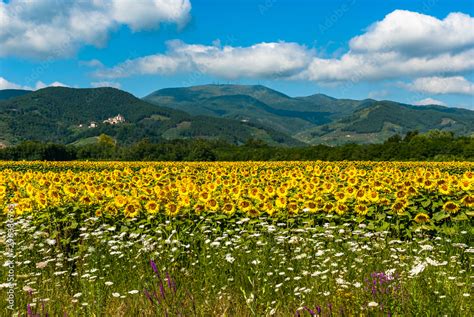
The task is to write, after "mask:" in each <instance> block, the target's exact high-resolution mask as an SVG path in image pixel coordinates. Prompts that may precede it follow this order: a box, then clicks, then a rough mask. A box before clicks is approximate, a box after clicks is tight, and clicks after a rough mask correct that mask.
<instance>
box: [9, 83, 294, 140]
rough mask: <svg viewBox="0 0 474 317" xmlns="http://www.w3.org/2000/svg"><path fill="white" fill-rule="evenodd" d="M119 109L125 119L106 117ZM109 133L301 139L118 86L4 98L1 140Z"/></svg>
mask: <svg viewBox="0 0 474 317" xmlns="http://www.w3.org/2000/svg"><path fill="white" fill-rule="evenodd" d="M118 114H120V115H122V116H123V117H124V119H125V121H124V122H120V123H118V124H115V125H112V124H108V123H104V122H103V121H104V120H107V119H110V118H114V117H116V116H117V115H118ZM101 133H105V134H107V135H110V136H112V137H114V138H115V139H117V141H119V142H122V143H131V142H134V141H138V140H140V139H143V138H149V139H151V140H160V139H163V138H165V139H176V138H197V137H199V138H213V139H224V140H227V141H229V142H233V143H243V142H245V141H246V140H248V139H249V138H257V139H262V140H264V141H266V142H268V143H270V144H281V145H293V144H298V141H296V140H294V139H292V138H290V137H288V136H287V135H285V134H284V133H282V132H280V131H275V130H273V129H271V128H268V127H265V126H262V125H260V124H258V123H246V122H240V121H236V120H230V119H224V118H223V119H216V118H211V117H206V116H191V115H190V114H188V113H186V112H183V111H180V110H175V109H171V108H166V107H161V106H158V105H153V104H150V103H148V102H145V101H143V100H141V99H138V98H136V97H135V96H133V95H131V94H129V93H126V92H124V91H121V90H118V89H114V88H94V89H73V88H64V87H50V88H45V89H41V90H38V91H35V92H32V93H29V94H26V95H23V96H19V97H15V98H11V99H8V100H3V101H0V143H3V144H7V145H8V144H15V143H17V142H20V141H23V140H40V141H52V142H61V143H74V142H80V141H81V140H91V138H92V139H93V138H94V137H96V136H98V135H100V134H101Z"/></svg>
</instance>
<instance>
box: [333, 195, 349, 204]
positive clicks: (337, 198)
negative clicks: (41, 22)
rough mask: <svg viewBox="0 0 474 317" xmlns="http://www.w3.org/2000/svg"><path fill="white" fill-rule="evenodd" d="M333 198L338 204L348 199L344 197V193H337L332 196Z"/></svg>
mask: <svg viewBox="0 0 474 317" xmlns="http://www.w3.org/2000/svg"><path fill="white" fill-rule="evenodd" d="M334 198H336V200H337V201H338V202H341V203H343V202H345V201H346V200H347V198H348V197H347V196H346V193H344V192H337V193H335V194H334Z"/></svg>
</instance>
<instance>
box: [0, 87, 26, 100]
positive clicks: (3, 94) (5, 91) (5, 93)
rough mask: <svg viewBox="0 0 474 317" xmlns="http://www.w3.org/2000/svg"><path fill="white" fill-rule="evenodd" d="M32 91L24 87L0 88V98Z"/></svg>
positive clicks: (8, 97)
mask: <svg viewBox="0 0 474 317" xmlns="http://www.w3.org/2000/svg"><path fill="white" fill-rule="evenodd" d="M30 92H32V91H31V90H24V89H2V90H0V100H6V99H10V98H14V97H19V96H23V95H26V94H29V93H30Z"/></svg>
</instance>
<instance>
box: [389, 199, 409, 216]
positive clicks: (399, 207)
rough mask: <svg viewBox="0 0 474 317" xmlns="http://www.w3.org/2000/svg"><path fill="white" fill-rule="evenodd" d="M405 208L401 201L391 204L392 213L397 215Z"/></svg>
mask: <svg viewBox="0 0 474 317" xmlns="http://www.w3.org/2000/svg"><path fill="white" fill-rule="evenodd" d="M405 208H406V205H405V202H404V201H402V200H397V201H395V202H394V203H393V204H392V211H394V212H396V213H397V214H403V212H404V211H405Z"/></svg>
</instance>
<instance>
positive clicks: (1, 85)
mask: <svg viewBox="0 0 474 317" xmlns="http://www.w3.org/2000/svg"><path fill="white" fill-rule="evenodd" d="M0 89H25V87H23V86H21V85H18V84H15V83H12V82H11V81H8V80H6V79H5V78H3V77H0Z"/></svg>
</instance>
